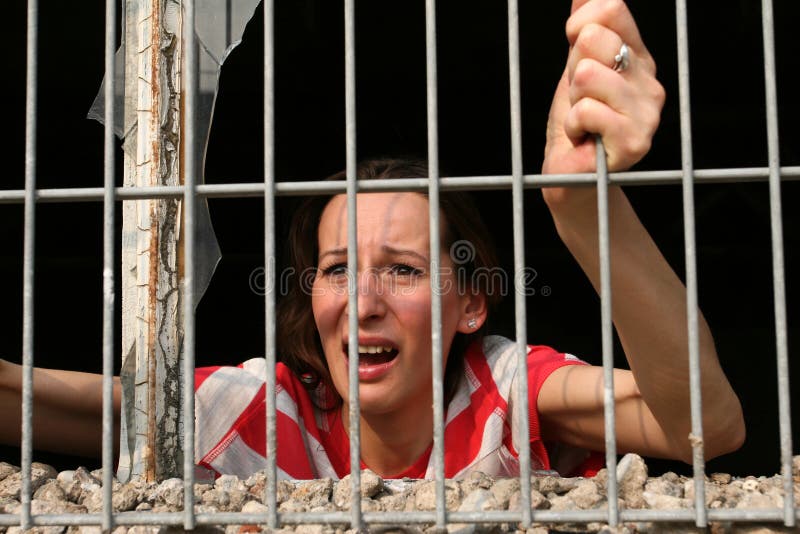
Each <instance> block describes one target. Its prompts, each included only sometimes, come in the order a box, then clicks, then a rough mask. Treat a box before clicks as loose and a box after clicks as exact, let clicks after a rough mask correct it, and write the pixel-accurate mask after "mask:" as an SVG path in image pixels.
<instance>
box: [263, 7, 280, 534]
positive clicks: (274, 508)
mask: <svg viewBox="0 0 800 534" xmlns="http://www.w3.org/2000/svg"><path fill="white" fill-rule="evenodd" d="M274 8H275V6H274V2H273V0H264V192H265V194H264V272H265V273H266V284H267V285H266V287H268V288H274V287H275V284H274V281H275V107H274V106H275V34H274V29H275V9H274ZM264 316H265V318H266V320H265V324H264V327H265V330H266V331H265V333H264V335H265V338H266V343H265V347H266V352H267V353H266V360H267V364H266V367H267V373H266V382H267V383H266V390H265V402H266V405H267V406H266V408H267V483H266V486H265V488H264V502H265V503H266V504H267V508H268V510H269V511H268V513H267V521H266V524H267V526H268V527H269V528H270V529H274V528H276V527H277V526H278V499H277V491H278V490H277V488H278V472H277V460H278V439H277V402H276V393H275V380H276V377H275V359H276V354H275V293H274V291H272V290H270V291H268V292H267V294H266V295H264Z"/></svg>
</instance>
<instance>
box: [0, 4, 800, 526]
mask: <svg viewBox="0 0 800 534" xmlns="http://www.w3.org/2000/svg"><path fill="white" fill-rule="evenodd" d="M116 4H117V1H116V0H107V2H106V41H105V54H106V55H105V57H106V62H105V69H106V74H107V75H106V86H105V91H106V102H107V103H108V104H109V105H107V107H106V110H105V113H106V120H105V138H104V139H105V166H104V173H105V174H104V175H105V182H104V184H105V185H104V187H103V188H74V189H44V190H42V189H40V190H37V189H36V158H37V153H36V127H37V124H36V106H37V101H36V88H37V78H36V71H37V31H38V28H37V18H38V2H37V1H36V0H29V2H28V45H27V46H28V48H27V99H26V152H25V189H24V190H6V191H1V192H0V203H6V204H7V203H24V207H25V218H24V229H25V237H24V280H23V284H24V293H23V309H24V311H23V412H22V420H23V425H22V491H21V501H22V512H21V514H2V515H0V525H20V526H22V528H25V529H27V528H30V527H31V526H33V525H36V526H45V525H101V526H102V527H103V529H111V528H112V527H113V526H115V525H134V524H137V525H183V526H184V528H187V529H192V528H194V527H195V526H196V525H205V524H252V523H262V524H263V523H266V524H267V525H268V526H270V527H276V526H278V525H280V524H300V523H330V522H336V523H349V524H350V525H351V527H352V528H359V529H360V528H362V527H364V526H365V525H367V524H370V523H375V522H380V523H382V524H387V523H402V524H412V523H435V524H436V525H437V526H438V527H445V526H446V525H447V524H448V523H450V522H459V523H470V522H475V523H477V522H480V523H487V522H493V521H496V522H520V523H521V524H522V525H523V526H524V527H527V526H529V525H530V524H531V523H532V522H540V521H542V522H566V521H568V522H590V521H604V522H607V523H608V524H609V525H611V526H616V525H617V524H619V522H620V521H665V522H666V521H693V522H694V523H695V524H696V525H697V526H700V527H704V526H706V525H707V524H708V521H773V522H781V523H783V524H784V525H786V526H794V525H795V520H796V518H797V517H798V510H797V509H796V508H795V507H794V504H793V503H794V496H793V484H792V465H791V464H792V443H791V417H790V410H789V400H790V399H789V375H788V349H787V323H786V304H785V300H786V297H785V288H784V285H785V284H784V279H785V275H784V270H783V236H782V223H781V197H780V183H781V180H782V179H784V180H788V179H797V178H798V177H800V167H786V168H781V167H780V162H779V155H778V126H777V124H778V118H777V105H776V102H777V96H776V83H775V59H774V56H775V50H774V36H773V14H772V2H771V0H763V1H762V26H763V39H764V58H765V61H764V64H765V83H766V103H767V117H766V118H767V126H768V128H767V131H768V151H769V166H768V167H767V168H750V169H739V168H723V169H710V170H702V171H701V170H697V171H695V169H694V167H693V161H692V140H691V117H690V112H689V109H690V106H689V72H688V61H689V52H688V44H687V43H688V41H687V15H686V2H685V0H677V1H676V6H677V30H678V57H679V83H680V119H681V140H682V145H681V147H682V151H681V152H682V162H683V165H682V169H681V171H655V172H625V173H611V174H609V173H608V172H607V169H606V162H605V156H604V150H603V147H602V143H601V142H600V140H599V139H598V140H597V149H598V150H597V153H598V169H597V173H596V174H576V175H556V176H541V175H523V171H522V148H521V147H522V140H521V126H520V123H521V119H520V88H519V86H520V67H519V36H518V15H517V2H516V0H509V1H508V44H509V58H510V60H509V77H510V92H511V94H510V103H511V110H510V114H511V127H512V136H511V139H512V174H511V175H510V176H481V177H455V178H441V179H440V178H439V169H438V167H439V154H438V147H439V143H438V124H437V80H436V75H437V70H436V69H437V65H436V21H435V2H434V0H427V1H426V50H427V54H426V55H427V105H428V110H427V113H428V151H429V152H428V162H429V166H430V171H429V172H430V176H429V177H428V178H419V179H403V180H374V181H369V182H366V183H359V181H357V180H356V173H355V170H356V154H357V152H356V141H355V139H356V100H355V91H356V88H355V79H356V78H355V29H354V0H345V21H344V22H345V84H346V151H347V171H346V173H347V181H346V182H345V183H331V182H302V183H276V182H275V172H274V139H275V135H274V55H273V54H274V45H273V36H274V32H273V28H274V9H273V7H274V6H273V2H272V0H264V50H265V54H264V73H265V74H264V87H265V91H264V153H265V159H264V176H265V179H264V183H263V184H253V183H237V184H226V185H197V184H196V183H195V176H196V174H197V169H195V168H194V166H195V160H194V158H191V157H189V158H186V172H185V176H186V181H185V185H184V186H183V187H130V188H118V187H115V186H114V184H115V180H114V143H115V140H114V134H113V116H114V106H113V103H114V98H113V95H114V89H115V88H114V79H115V77H114V76H113V71H114V60H113V57H114V43H115V22H116ZM183 4H184V6H185V17H186V22H187V26H188V27H193V21H194V1H193V0H185V1H184V2H183ZM186 40H187V46H186V54H187V58H186V65H188V66H189V68H187V69H186V75H187V83H186V106H185V109H186V113H187V120H186V129H185V139H186V141H185V142H186V147H187V153H190V154H192V153H194V148H193V147H194V145H195V143H196V139H195V131H194V128H193V114H194V109H195V104H194V102H195V99H196V84H195V83H194V78H195V77H196V69H195V68H192V67H193V66H194V65H196V62H195V60H194V57H193V55H194V53H195V45H194V34H193V32H187V35H186ZM764 179H768V181H769V188H770V215H771V224H772V262H773V284H774V285H773V294H774V305H775V328H776V339H777V359H778V384H779V423H780V450H781V460H782V474H783V479H784V495H785V497H784V506H783V509H777V508H776V509H761V510H720V509H707V508H706V506H705V502H704V495H705V491H704V475H705V465H704V460H703V448H702V438H703V436H702V420H701V406H702V399H701V398H700V376H699V374H700V370H699V354H698V327H697V322H698V316H697V269H696V256H695V228H694V223H695V218H694V198H693V186H694V184H695V183H703V182H738V181H763V180H764ZM587 183H596V184H597V188H598V214H599V228H600V230H599V231H600V258H601V301H602V305H601V306H602V307H601V317H602V319H601V320H602V346H603V367H604V378H605V381H604V400H605V424H606V433H605V435H606V451H607V452H606V460H607V463H608V464H609V465H612V466H613V465H614V463H615V461H616V438H615V432H614V428H615V422H614V398H613V376H612V366H613V354H612V347H613V345H612V323H611V287H610V286H611V282H610V268H611V266H610V255H609V243H608V204H607V188H608V186H609V184H626V185H638V184H650V183H681V185H682V190H683V210H684V240H685V261H686V282H687V295H688V298H687V315H688V332H689V357H690V382H691V383H690V389H691V400H692V402H691V415H692V433H693V435H694V437H696V438H697V439H695V440H694V442H693V443H694V445H693V446H694V484H695V496H696V499H695V507H694V509H691V510H660V511H656V510H627V509H626V510H619V509H618V507H617V500H616V499H615V498H609V499H608V503H609V506H608V509H607V510H584V511H539V510H531V507H530V479H529V477H527V476H521V477H520V484H521V488H522V491H521V494H522V499H523V502H522V511H521V512H499V511H497V512H448V511H447V510H446V507H445V485H444V483H445V480H444V462H443V457H444V436H443V378H442V373H443V370H442V364H441V362H442V359H441V351H442V348H441V338H440V334H441V332H440V331H441V302H440V297H439V296H437V297H434V300H433V304H432V306H433V308H432V321H433V325H432V331H433V358H432V362H433V377H434V378H433V385H434V386H433V387H434V401H435V402H434V448H433V453H432V454H433V455H434V458H435V465H436V469H435V473H436V481H437V484H436V511H435V512H380V513H379V512H362V510H361V505H360V503H361V499H360V471H359V465H360V461H359V458H360V455H359V449H360V445H359V440H360V430H359V417H358V413H359V403H358V374H357V373H358V367H357V366H358V362H357V360H358V352H357V348H356V347H357V345H358V343H357V338H356V336H357V331H358V328H357V320H358V319H357V318H358V315H357V313H352V314H350V322H351V324H350V328H349V332H350V336H351V337H350V340H349V345H350V368H349V379H350V405H349V409H350V441H351V444H352V447H351V466H353V467H352V473H351V474H352V492H353V493H352V494H353V499H352V506H351V510H350V511H349V512H330V513H303V514H298V513H280V514H279V513H278V511H277V506H276V481H277V477H276V464H275V458H276V454H275V451H276V439H275V432H274V429H275V427H276V412H275V302H274V294H268V295H267V297H266V298H265V310H266V317H267V320H266V332H265V336H266V347H267V350H266V362H267V365H266V367H267V389H266V398H267V407H268V411H267V454H268V469H267V485H266V490H265V491H266V495H265V502H266V503H267V505H268V507H269V512H268V513H267V514H265V515H264V514H241V513H216V514H195V513H194V509H193V495H194V492H193V483H194V462H193V458H192V456H191V455H190V454H187V455H186V458H185V461H184V512H182V513H149V512H124V513H118V514H114V513H112V507H111V483H112V472H113V466H112V462H113V446H112V445H113V444H112V439H113V413H112V402H111V397H112V373H113V356H114V355H113V351H114V342H113V334H114V328H113V320H114V319H113V318H114V305H115V294H114V262H115V246H114V228H115V218H114V206H115V203H116V202H117V201H120V200H131V199H152V198H181V197H182V198H183V204H184V213H185V223H186V228H187V231H186V250H185V283H184V292H185V297H184V303H185V306H186V308H185V341H184V342H185V351H184V356H185V360H184V378H183V379H184V382H183V391H184V397H183V414H184V421H185V427H184V428H185V434H184V440H185V441H184V443H185V450H188V451H192V450H194V418H193V414H194V395H193V392H194V372H193V370H194V344H195V325H194V307H193V304H192V303H193V302H194V298H193V296H192V294H191V292H192V291H193V284H192V279H193V276H194V272H195V251H194V233H195V206H196V203H197V201H198V199H199V198H204V197H247V196H256V197H260V196H263V198H264V207H265V219H264V229H265V256H266V258H271V257H274V252H275V235H274V234H275V229H274V198H275V196H282V195H309V194H320V193H332V192H345V193H346V194H347V202H348V221H347V224H348V248H349V249H354V248H355V246H356V210H355V202H356V192H357V191H397V190H403V191H427V193H428V197H429V203H430V221H431V225H430V227H431V235H430V243H431V262H432V265H438V263H439V232H438V228H439V225H438V217H439V210H438V199H439V192H440V191H450V190H463V189H509V188H510V189H511V190H512V195H513V206H514V210H513V225H514V267H515V269H516V270H518V271H521V270H522V269H524V267H525V263H524V241H525V240H524V233H523V220H524V219H523V217H524V209H523V202H522V195H523V191H524V189H526V188H539V187H543V186H553V185H576V184H587ZM84 201H87V202H99V201H102V202H103V205H104V212H103V213H104V225H103V227H104V244H103V258H104V269H103V296H104V300H103V302H104V313H103V377H104V378H103V401H104V402H103V486H104V506H103V511H102V513H101V514H88V515H71V514H59V515H37V516H32V515H31V457H32V425H31V421H32V391H33V390H32V380H33V374H32V369H33V364H34V361H33V353H34V348H33V328H34V324H33V316H34V310H33V302H34V301H33V295H34V278H33V272H34V271H33V268H34V243H35V223H36V219H35V216H34V209H35V205H36V203H37V202H84ZM348 268H349V269H350V271H351V272H356V271H357V269H356V255H354V254H349V255H348ZM431 272H432V273H433V276H432V277H431V284H432V286H434V287H436V286H437V285H438V283H439V282H438V271H437V269H434V268H432V269H431ZM265 273H266V280H267V285H268V286H269V287H275V286H274V283H273V282H274V280H275V266H274V263H271V262H269V261H265ZM515 283H516V284H518V286H519V285H520V284H521V283H522V282H521V281H520V280H516V282H515ZM270 284H271V285H270ZM517 289H518V290H517V291H516V301H515V309H516V335H517V353H518V369H519V376H520V377H522V379H523V380H522V382H523V383H522V384H521V387H520V388H519V394H520V401H519V403H518V404H519V406H522V407H527V402H525V399H527V387H528V386H527V373H526V372H524V371H525V368H526V361H525V355H526V350H525V347H526V344H527V340H526V332H525V331H526V326H525V325H526V308H525V297H524V291H522V290H521V289H522V288H521V287H517ZM349 290H350V300H349V306H350V307H351V309H356V307H357V298H356V288H355V281H354V279H353V278H352V277H351V278H350V285H349ZM434 294H436V295H438V292H436V291H434ZM518 417H519V422H518V423H519V425H518V428H520V429H527V428H528V413H527V409H525V410H519V414H518ZM520 443H522V444H524V445H523V447H522V448H521V450H520V466H521V472H523V473H526V472H528V471H529V469H530V450H529V447H528V441H527V440H526V439H521V440H520ZM608 473H609V476H608V486H607V494H608V495H609V496H614V495H616V494H617V480H616V470H615V469H609V471H608Z"/></svg>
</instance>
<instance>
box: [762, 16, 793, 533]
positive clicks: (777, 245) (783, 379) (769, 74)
mask: <svg viewBox="0 0 800 534" xmlns="http://www.w3.org/2000/svg"><path fill="white" fill-rule="evenodd" d="M761 12H762V13H761V24H762V33H763V38H764V83H765V89H766V99H767V150H768V156H769V208H770V210H769V214H770V228H771V234H772V292H773V295H774V297H775V304H774V306H775V343H776V349H777V364H778V420H779V423H780V440H781V473H782V475H783V523H784V524H785V525H786V526H787V527H793V526H795V513H794V485H793V483H792V414H791V398H790V396H789V349H788V345H787V339H786V288H785V273H784V270H783V220H782V215H781V211H782V210H781V176H780V168H781V166H780V145H779V144H778V95H777V90H776V88H775V82H776V80H775V78H776V76H775V35H774V22H773V15H772V0H762V2H761Z"/></svg>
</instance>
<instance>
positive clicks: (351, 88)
mask: <svg viewBox="0 0 800 534" xmlns="http://www.w3.org/2000/svg"><path fill="white" fill-rule="evenodd" d="M355 18H356V15H355V0H345V2H344V65H345V75H344V78H345V81H344V84H345V122H346V124H345V130H346V134H345V145H346V146H345V150H346V151H347V164H346V167H347V169H346V173H347V270H348V272H349V274H350V276H349V277H348V280H347V288H348V293H349V294H348V309H349V310H350V314H349V316H348V344H349V347H348V357H349V360H348V363H349V367H348V386H349V395H350V406H349V416H350V483H351V491H352V493H351V498H350V526H351V528H353V529H355V530H356V531H358V530H361V528H362V521H363V520H362V517H361V411H360V404H359V391H358V386H359V379H358V283H357V282H358V240H357V235H356V232H357V217H356V216H357V213H356V210H357V198H356V193H357V192H358V183H357V173H358V162H357V159H356V155H357V149H356V44H355V39H356V32H355ZM367 283H369V282H367ZM366 291H371V289H370V288H366Z"/></svg>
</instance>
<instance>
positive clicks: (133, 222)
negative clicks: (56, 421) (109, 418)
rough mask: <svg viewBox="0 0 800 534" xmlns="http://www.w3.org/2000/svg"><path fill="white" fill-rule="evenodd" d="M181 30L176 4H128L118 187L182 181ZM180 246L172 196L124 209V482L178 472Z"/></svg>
mask: <svg viewBox="0 0 800 534" xmlns="http://www.w3.org/2000/svg"><path fill="white" fill-rule="evenodd" d="M181 31H182V23H181V6H180V3H179V2H177V1H176V0H126V2H125V18H124V32H125V43H126V45H125V50H126V52H125V80H126V83H125V113H126V121H125V122H126V123H133V122H135V124H136V127H135V128H133V129H132V130H131V131H129V132H127V135H126V137H125V140H124V148H125V186H158V185H180V184H181V183H182V179H181V171H182V167H183V165H182V161H183V157H184V153H183V150H182V135H181V134H182V131H181V130H182V102H181V53H182V46H181V43H182V39H181ZM128 118H130V119H132V120H130V121H129V120H127V119H128ZM180 241H181V200H180V199H151V200H136V201H127V202H124V203H123V229H122V357H123V365H122V373H121V378H122V384H123V406H124V408H123V414H122V419H123V424H122V429H121V432H122V436H121V442H122V443H121V447H120V466H119V472H118V476H119V477H120V479H122V480H125V479H127V478H129V477H130V476H143V477H145V478H146V479H147V480H163V479H165V478H169V477H174V476H181V473H182V466H183V454H184V451H183V446H182V440H181V436H182V430H183V421H182V420H181V410H180V399H181V391H180V384H181V366H180V361H181V356H182V354H181V351H182V348H181V347H182V340H183V327H182V324H183V312H182V310H183V306H182V302H181V299H182V293H181V291H180V287H181V286H180V284H181V280H182V278H183V268H182V253H181V243H180Z"/></svg>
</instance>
